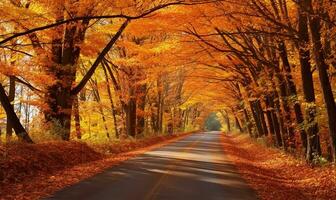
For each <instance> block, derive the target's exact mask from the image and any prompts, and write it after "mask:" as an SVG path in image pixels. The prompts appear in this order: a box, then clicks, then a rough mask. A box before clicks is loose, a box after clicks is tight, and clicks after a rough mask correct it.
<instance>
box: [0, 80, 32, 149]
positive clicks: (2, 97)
mask: <svg viewBox="0 0 336 200" xmlns="http://www.w3.org/2000/svg"><path fill="white" fill-rule="evenodd" d="M0 102H1V105H2V107H3V108H4V110H5V112H6V115H7V118H8V119H9V120H10V121H11V123H12V127H13V129H14V131H15V133H16V135H17V136H18V137H19V138H20V139H21V140H23V141H24V142H28V143H33V141H32V139H31V138H30V137H29V135H28V133H27V132H26V130H25V129H24V128H23V126H22V124H21V122H20V120H19V118H18V117H17V115H16V113H15V111H14V109H13V107H12V105H11V103H10V101H9V100H8V97H7V95H6V91H5V89H4V88H3V86H2V85H1V84H0Z"/></svg>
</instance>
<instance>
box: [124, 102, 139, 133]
mask: <svg viewBox="0 0 336 200" xmlns="http://www.w3.org/2000/svg"><path fill="white" fill-rule="evenodd" d="M125 109H126V133H127V135H129V136H132V137H134V138H135V137H136V133H137V132H136V127H137V120H136V118H137V113H136V109H137V105H136V99H135V98H130V99H129V101H128V103H127V105H126V106H125Z"/></svg>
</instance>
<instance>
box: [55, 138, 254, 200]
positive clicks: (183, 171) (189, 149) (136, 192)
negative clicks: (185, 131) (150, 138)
mask: <svg viewBox="0 0 336 200" xmlns="http://www.w3.org/2000/svg"><path fill="white" fill-rule="evenodd" d="M199 137H202V138H201V139H199ZM218 137H219V136H218V135H212V134H209V135H204V136H200V135H198V134H197V135H195V136H191V137H188V138H186V139H184V140H182V141H179V142H175V143H173V144H170V145H168V146H166V147H163V148H160V149H157V150H155V151H151V152H148V153H146V154H143V155H142V156H139V157H136V158H133V159H130V160H128V161H126V162H124V163H123V164H121V165H119V166H117V167H114V168H112V169H110V170H108V171H106V172H104V173H101V174H99V175H97V176H95V177H93V178H90V179H88V180H86V181H84V182H81V183H80V184H77V185H75V186H72V187H69V188H66V189H65V190H63V191H61V192H59V193H57V194H56V195H55V197H54V199H73V198H76V199H79V198H80V199H109V197H112V196H113V199H181V200H182V199H183V200H188V199H193V200H197V199H200V200H201V199H206V200H212V199H214V200H216V199H218V200H219V199H242V200H244V199H246V200H247V199H251V200H253V199H256V197H255V194H254V192H253V191H252V190H251V189H250V188H249V187H248V186H247V184H246V183H245V182H244V180H243V179H242V178H241V177H240V176H239V174H238V173H237V172H236V170H235V168H234V166H233V165H232V164H230V163H229V162H228V161H227V160H225V158H224V157H223V152H222V149H221V145H220V143H219V139H218ZM196 139H197V140H198V139H199V140H200V141H199V142H195V140H196ZM93 191H94V193H93Z"/></svg>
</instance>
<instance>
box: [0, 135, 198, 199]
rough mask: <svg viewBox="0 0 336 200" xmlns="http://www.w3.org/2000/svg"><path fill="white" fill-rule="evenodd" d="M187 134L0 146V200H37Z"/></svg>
mask: <svg viewBox="0 0 336 200" xmlns="http://www.w3.org/2000/svg"><path fill="white" fill-rule="evenodd" d="M189 134H191V133H183V134H175V135H172V136H157V137H151V138H145V139H139V140H132V141H130V140H127V141H123V142H119V143H111V144H109V145H106V144H104V145H94V146H88V145H87V144H85V143H80V142H48V143H41V144H33V145H31V144H12V145H8V146H6V147H5V146H0V199H1V200H5V199H6V200H7V199H8V200H9V199H16V200H23V199H29V200H31V199H40V198H41V197H44V196H47V195H49V194H52V193H54V192H55V191H57V190H59V189H61V188H64V187H66V186H69V185H73V184H75V183H77V182H79V181H81V180H83V179H86V178H88V177H91V176H93V175H95V174H97V173H100V172H102V171H104V170H105V169H107V168H109V167H111V166H113V165H116V164H118V163H120V162H122V161H124V160H127V159H129V158H131V157H134V156H137V155H139V154H142V153H144V152H146V151H149V150H152V149H155V148H158V147H161V146H163V145H166V144H168V143H171V142H173V141H176V140H179V139H181V138H183V137H186V136H188V135H189Z"/></svg>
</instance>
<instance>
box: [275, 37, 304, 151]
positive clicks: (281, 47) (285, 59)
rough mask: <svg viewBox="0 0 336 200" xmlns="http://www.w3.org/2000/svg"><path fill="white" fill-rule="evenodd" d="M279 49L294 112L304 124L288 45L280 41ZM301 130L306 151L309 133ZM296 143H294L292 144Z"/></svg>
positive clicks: (297, 120)
mask: <svg viewBox="0 0 336 200" xmlns="http://www.w3.org/2000/svg"><path fill="white" fill-rule="evenodd" d="M279 50H280V57H281V59H282V62H283V68H284V70H285V72H286V73H285V74H286V75H285V78H286V81H287V85H288V92H289V96H290V97H291V98H292V99H293V101H294V112H295V118H296V123H297V124H298V125H299V126H300V125H301V124H303V122H304V119H303V114H302V111H301V106H300V104H299V100H298V97H297V91H296V86H295V83H294V80H293V77H292V71H291V67H290V64H289V60H288V54H287V49H286V45H285V43H284V42H283V41H281V42H280V44H279ZM299 132H300V136H301V142H302V148H303V151H304V152H306V150H307V133H306V131H305V130H304V129H302V128H300V129H299ZM292 145H294V144H292Z"/></svg>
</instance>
